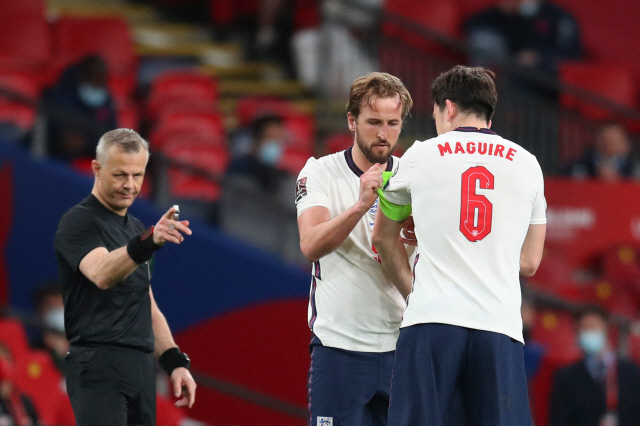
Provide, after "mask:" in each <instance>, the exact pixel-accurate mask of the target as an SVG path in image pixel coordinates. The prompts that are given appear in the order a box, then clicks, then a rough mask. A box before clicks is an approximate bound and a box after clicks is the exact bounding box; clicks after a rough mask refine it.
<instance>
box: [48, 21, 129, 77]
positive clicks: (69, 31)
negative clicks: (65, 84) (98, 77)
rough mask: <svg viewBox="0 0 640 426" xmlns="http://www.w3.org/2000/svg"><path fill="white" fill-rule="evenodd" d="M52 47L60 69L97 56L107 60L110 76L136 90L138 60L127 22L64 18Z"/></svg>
mask: <svg viewBox="0 0 640 426" xmlns="http://www.w3.org/2000/svg"><path fill="white" fill-rule="evenodd" d="M53 46H54V52H55V54H56V61H57V62H58V67H59V68H60V69H62V68H64V67H66V66H68V65H70V64H72V63H75V62H77V61H78V60H80V59H81V58H82V57H84V56H87V55H92V54H97V55H100V56H101V57H102V58H103V59H104V60H105V61H106V63H107V66H108V68H109V72H110V73H111V74H113V75H115V76H119V77H120V78H123V79H126V81H127V82H128V84H129V87H130V88H133V87H135V81H136V72H137V57H136V52H135V49H134V45H133V41H132V36H131V32H130V31H129V26H128V24H127V22H126V21H125V20H123V19H121V18H111V17H91V18H86V17H72V16H63V17H61V18H60V19H59V20H58V21H57V22H56V23H55V25H54V28H53Z"/></svg>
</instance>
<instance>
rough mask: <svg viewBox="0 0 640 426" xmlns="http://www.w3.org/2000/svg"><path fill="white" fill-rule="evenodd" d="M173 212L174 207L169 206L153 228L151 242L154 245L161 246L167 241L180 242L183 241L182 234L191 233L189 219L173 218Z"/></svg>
mask: <svg viewBox="0 0 640 426" xmlns="http://www.w3.org/2000/svg"><path fill="white" fill-rule="evenodd" d="M174 212H175V209H174V208H173V207H171V208H170V209H169V210H168V211H167V212H166V213H165V214H164V215H163V216H162V217H161V218H160V220H159V221H158V223H156V226H155V227H154V228H153V242H154V243H156V245H159V246H163V245H164V244H165V243H167V242H170V243H174V244H180V243H181V242H183V241H184V236H183V235H182V234H186V235H191V229H189V221H188V220H181V221H177V220H173V213H174Z"/></svg>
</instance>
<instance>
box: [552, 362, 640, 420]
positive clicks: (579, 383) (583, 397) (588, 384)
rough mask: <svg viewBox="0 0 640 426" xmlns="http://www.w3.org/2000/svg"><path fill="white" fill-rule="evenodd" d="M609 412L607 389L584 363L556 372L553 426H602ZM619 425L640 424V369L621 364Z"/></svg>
mask: <svg viewBox="0 0 640 426" xmlns="http://www.w3.org/2000/svg"><path fill="white" fill-rule="evenodd" d="M606 412H607V405H606V390H605V385H604V383H602V382H599V381H596V380H595V379H594V378H593V376H591V374H589V371H588V370H587V366H586V364H585V363H584V361H579V362H577V363H575V364H572V365H570V366H568V367H565V368H562V369H560V370H558V371H557V372H556V375H555V379H554V383H553V390H552V392H551V418H550V422H549V425H550V426H600V420H601V419H602V417H603V416H604V415H605V414H606ZM618 419H619V420H618V421H619V423H618V425H619V426H637V425H640V368H638V366H637V365H636V364H635V363H633V362H631V361H627V360H619V361H618Z"/></svg>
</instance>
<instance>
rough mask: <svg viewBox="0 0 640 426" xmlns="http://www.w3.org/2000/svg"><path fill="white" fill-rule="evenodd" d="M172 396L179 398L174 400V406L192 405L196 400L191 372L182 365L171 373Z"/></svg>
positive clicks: (194, 384)
mask: <svg viewBox="0 0 640 426" xmlns="http://www.w3.org/2000/svg"><path fill="white" fill-rule="evenodd" d="M171 384H172V385H173V396H175V397H176V398H180V397H182V398H180V400H178V401H176V404H175V405H176V407H189V408H191V407H193V403H194V402H196V387H197V385H196V382H195V380H193V377H192V376H191V373H190V372H189V370H187V369H186V368H184V367H178V368H176V369H175V370H173V372H172V373H171Z"/></svg>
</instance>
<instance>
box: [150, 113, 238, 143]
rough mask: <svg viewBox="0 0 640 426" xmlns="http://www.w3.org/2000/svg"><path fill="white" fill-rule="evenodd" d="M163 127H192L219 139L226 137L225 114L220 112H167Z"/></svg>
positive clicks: (161, 124)
mask: <svg viewBox="0 0 640 426" xmlns="http://www.w3.org/2000/svg"><path fill="white" fill-rule="evenodd" d="M160 126H161V127H165V128H170V127H190V128H192V129H193V130H194V131H196V130H197V131H200V132H201V133H203V134H207V135H210V136H214V137H216V138H218V139H226V129H225V125H224V116H223V115H222V114H220V113H218V112H213V111H209V112H197V113H196V112H175V113H172V114H165V115H164V117H163V120H162V122H161V123H160Z"/></svg>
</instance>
